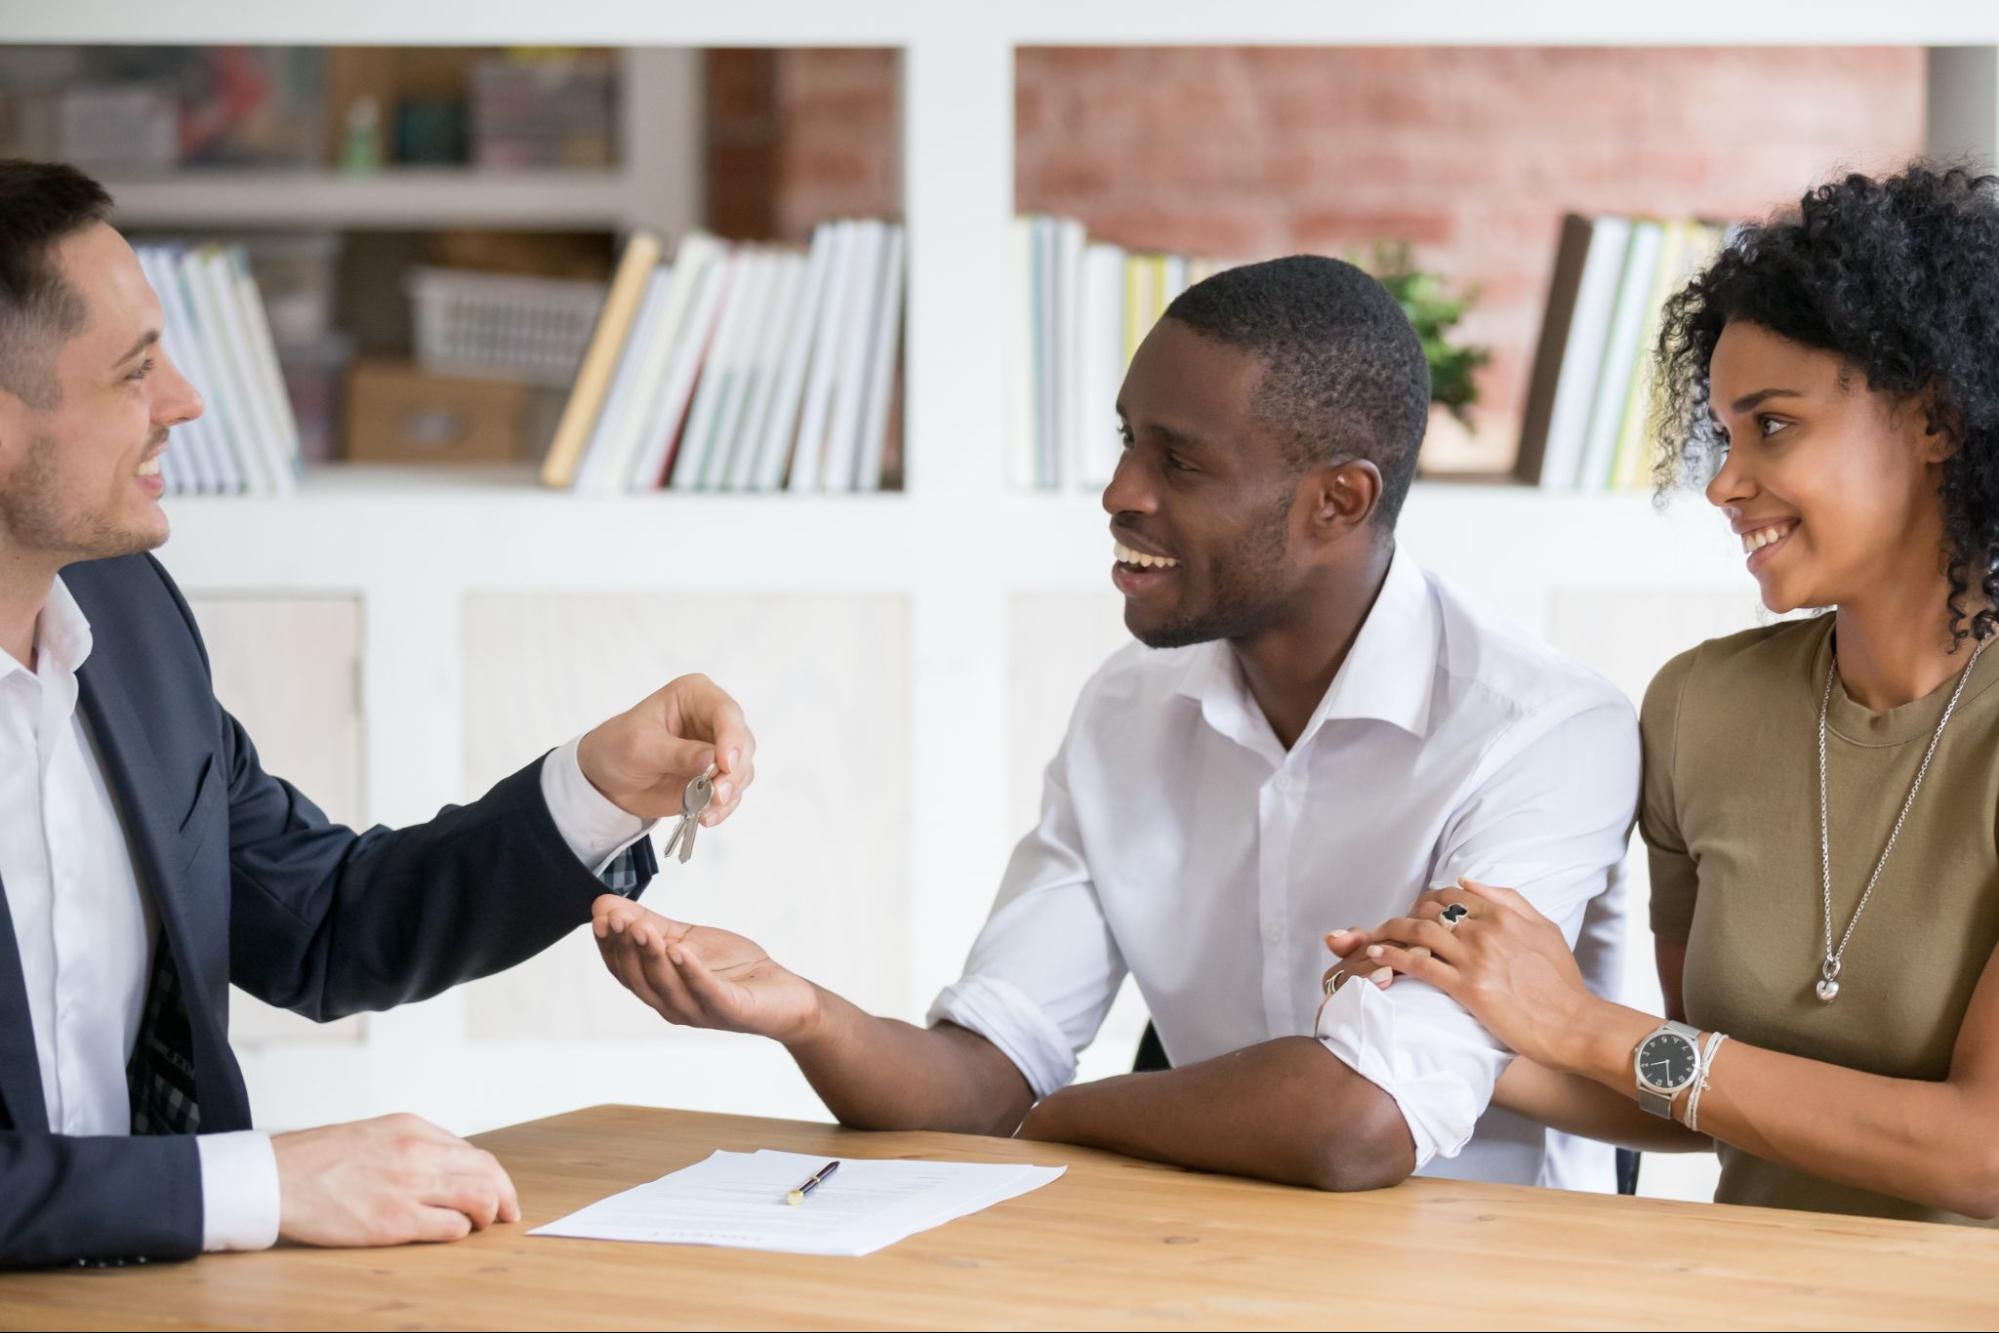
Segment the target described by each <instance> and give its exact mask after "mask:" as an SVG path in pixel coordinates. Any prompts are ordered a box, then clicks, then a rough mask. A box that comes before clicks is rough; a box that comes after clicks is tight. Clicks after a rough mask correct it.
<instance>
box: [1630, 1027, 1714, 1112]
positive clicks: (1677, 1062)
mask: <svg viewBox="0 0 1999 1333" xmlns="http://www.w3.org/2000/svg"><path fill="white" fill-rule="evenodd" d="M1700 1035H1701V1033H1700V1029H1699V1028H1692V1027H1688V1026H1687V1025H1686V1024H1685V1023H1671V1022H1668V1023H1661V1024H1660V1025H1659V1026H1658V1027H1656V1028H1654V1029H1652V1031H1651V1032H1649V1033H1647V1034H1646V1036H1645V1040H1643V1041H1641V1042H1639V1043H1638V1052H1637V1054H1636V1055H1634V1056H1632V1057H1631V1068H1632V1072H1633V1073H1634V1074H1636V1075H1637V1076H1638V1104H1639V1105H1640V1106H1642V1107H1644V1108H1645V1109H1646V1110H1648V1111H1650V1112H1651V1113H1652V1114H1653V1115H1656V1116H1662V1117H1664V1118H1665V1119H1667V1120H1671V1119H1672V1118H1673V1099H1674V1098H1675V1097H1677V1096H1679V1095H1680V1094H1681V1093H1683V1092H1685V1091H1686V1090H1687V1089H1688V1088H1690V1087H1692V1086H1693V1084H1694V1081H1695V1080H1696V1079H1698V1078H1699V1077H1700V1075H1701V1052H1700V1045H1699V1042H1700Z"/></svg>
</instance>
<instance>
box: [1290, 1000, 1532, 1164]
mask: <svg viewBox="0 0 1999 1333" xmlns="http://www.w3.org/2000/svg"><path fill="white" fill-rule="evenodd" d="M1396 984H1397V985H1398V986H1403V987H1409V986H1413V985H1414V984H1415V983H1412V982H1410V981H1408V980H1407V979H1406V978H1405V979H1401V980H1398V982H1397V983H1396ZM1312 1035H1313V1036H1315V1037H1317V1038H1318V1039H1319V1043H1320V1044H1321V1045H1323V1046H1324V1047H1325V1048H1326V1049H1327V1050H1329V1051H1331V1052H1332V1053H1333V1054H1334V1055H1335V1056H1336V1057H1338V1059H1339V1061H1340V1063H1342V1064H1344V1065H1346V1066H1347V1067H1348V1068H1350V1069H1352V1070H1353V1071H1354V1072H1355V1073H1356V1074H1359V1075H1360V1076H1361V1077H1362V1078H1364V1079H1366V1080H1367V1081H1368V1082H1370V1083H1372V1084H1374V1085H1375V1086H1376V1087H1377V1088H1380V1089H1381V1090H1382V1091H1383V1092H1385V1093H1387V1094H1388V1095H1389V1097H1390V1098H1392V1099H1393V1100H1394V1102H1395V1106H1396V1109H1397V1110H1399V1111H1401V1112H1402V1119H1403V1120H1404V1121H1406V1122H1407V1123H1408V1126H1409V1137H1410V1138H1411V1139H1412V1140H1414V1142H1415V1145H1416V1169H1417V1170H1419V1171H1420V1170H1422V1169H1423V1167H1425V1166H1427V1165H1428V1164H1429V1162H1430V1161H1431V1159H1432V1158H1436V1157H1456V1156H1457V1155H1458V1154H1459V1153H1460V1152H1462V1151H1463V1150H1464V1146H1465V1144H1467V1143H1469V1142H1470V1141H1471V1136H1472V1130H1473V1129H1474V1128H1475V1127H1476V1126H1477V1124H1478V1118H1479V1116H1481V1115H1482V1114H1484V1112H1485V1107H1486V1100H1485V1099H1481V1098H1480V1097H1479V1096H1478V1095H1477V1092H1476V1091H1475V1089H1474V1086H1473V1085H1474V1083H1475V1082H1480V1081H1483V1083H1484V1087H1485V1090H1486V1093H1487V1098H1489V1097H1490V1092H1491V1088H1492V1085H1493V1084H1494V1083H1496V1082H1498V1080H1499V1075H1500V1074H1501V1073H1502V1072H1504V1070H1505V1068H1506V1066H1507V1065H1508V1064H1510V1063H1512V1058H1513V1057H1512V1053H1511V1052H1510V1051H1505V1050H1503V1049H1502V1050H1491V1049H1487V1048H1484V1047H1477V1048H1472V1047H1470V1046H1468V1045H1467V1044H1466V1043H1465V1042H1464V1041H1463V1040H1462V1039H1461V1038H1455V1036H1454V1034H1448V1033H1443V1032H1440V1031H1438V1030H1437V1029H1436V1028H1434V1027H1432V1026H1431V1025H1429V1024H1427V1023H1424V1022H1422V1021H1421V1020H1420V1019H1417V1018H1415V1017H1414V1016H1413V1015H1411V1014H1410V1013H1408V1012H1407V1011H1406V1010H1401V1009H1398V1007H1397V1005H1396V1003H1395V1001H1393V1000H1392V999H1390V998H1389V996H1388V995H1386V994H1384V993H1383V992H1382V990H1381V988H1380V987H1378V986H1375V985H1372V984H1370V983H1369V982H1367V981H1366V980H1365V979H1359V980H1355V981H1350V982H1348V983H1347V984H1346V985H1344V986H1341V987H1340V988H1339V989H1338V990H1336V991H1334V992H1333V993H1332V994H1331V995H1329V996H1327V997H1326V1002H1325V1003H1324V1004H1322V1005H1320V1006H1319V1017H1318V1021H1317V1023H1316V1024H1315V1025H1314V1028H1313V1033H1312ZM1445 1052H1450V1055H1449V1056H1446V1055H1445ZM1454 1063H1457V1064H1464V1065H1467V1066H1471V1068H1465V1069H1456V1070H1454V1069H1452V1068H1450V1067H1449V1066H1450V1065H1451V1064H1454Z"/></svg>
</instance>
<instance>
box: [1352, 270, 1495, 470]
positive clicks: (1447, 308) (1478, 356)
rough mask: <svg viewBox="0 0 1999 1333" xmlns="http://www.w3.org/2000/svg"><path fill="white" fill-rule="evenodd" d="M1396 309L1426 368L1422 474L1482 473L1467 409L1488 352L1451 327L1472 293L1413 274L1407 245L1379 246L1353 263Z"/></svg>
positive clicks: (1433, 276)
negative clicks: (1411, 329) (1427, 428)
mask: <svg viewBox="0 0 1999 1333" xmlns="http://www.w3.org/2000/svg"><path fill="white" fill-rule="evenodd" d="M1357 262H1360V263H1361V266H1362V267H1363V268H1365V269H1367V271H1368V272H1370V273H1372V274H1373V275H1374V276H1375V278H1376V279H1378V280H1379V281H1380V283H1381V285H1382V286H1384V287H1386V288H1387V289H1388V291H1389V294H1390V295H1392V296H1393V297H1394V298H1395V299H1396V301H1397V302H1398V303H1399V304H1400V305H1401V307H1402V311H1403V313H1404V314H1406V315H1408V316H1409V322H1410V323H1411V324H1413V325H1415V326H1416V335H1417V337H1419V338H1421V339H1422V342H1423V355H1424V357H1425V358H1426V359H1428V361H1429V363H1430V403H1431V408H1432V411H1431V414H1430V425H1431V439H1430V440H1429V441H1428V442H1426V444H1425V447H1424V458H1423V465H1424V470H1426V471H1449V472H1459V471H1485V470H1497V469H1493V468H1488V467H1486V465H1485V461H1484V460H1483V459H1481V458H1479V457H1478V454H1479V452H1480V450H1479V446H1478V444H1477V443H1476V441H1475V440H1474V438H1473V435H1472V431H1473V425H1472V415H1471V409H1472V407H1473V405H1475V404H1476V403H1477V402H1478V371H1479V370H1480V368H1481V367H1483V366H1484V365H1485V364H1486V363H1487V362H1488V361H1490V360H1491V359H1492V349H1491V348H1489V347H1484V346H1481V345H1478V344H1475V343H1467V342H1463V341H1461V340H1460V337H1459V335H1458V333H1457V326H1458V324H1459V322H1460V321H1462V320H1463V319H1464V317H1465V312H1466V311H1468V310H1470V309H1471V307H1472V305H1473V304H1474V303H1475V302H1476V301H1477V300H1478V289H1477V288H1476V287H1472V286H1455V287H1454V286H1453V285H1452V284H1450V283H1449V282H1447V281H1446V280H1445V279H1444V278H1443V277H1441V276H1439V275H1438V274H1435V273H1431V272H1427V271H1425V270H1423V269H1421V268H1418V267H1417V266H1416V264H1415V261H1414V257H1413V256H1412V254H1411V253H1410V248H1409V243H1408V242H1407V241H1383V242H1381V243H1379V244H1377V245H1376V246H1375V247H1374V251H1373V254H1372V255H1371V256H1369V258H1368V259H1366V260H1364V261H1357Z"/></svg>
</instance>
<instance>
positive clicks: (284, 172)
mask: <svg viewBox="0 0 1999 1333" xmlns="http://www.w3.org/2000/svg"><path fill="white" fill-rule="evenodd" d="M104 183H105V186H106V188H108V189H109V190H110V191H111V194H112V197H113V198H114V199H116V200H117V203H118V219H119V222H120V223H121V225H124V226H129V227H142V228H160V227H210V228H213V227H231V228H238V227H290V226H307V227H333V228H348V227H353V228H376V229H393V230H398V231H407V230H410V229H412V228H431V227H502V228H508V229H523V228H528V229H533V228H547V229H557V230H576V231H591V230H603V231H616V230H619V229H621V228H623V227H625V226H628V225H630V222H631V220H632V219H633V218H635V217H640V216H643V215H644V213H645V199H644V194H643V191H642V190H641V188H640V185H639V182H638V181H637V180H636V179H635V178H633V177H631V176H628V175H626V174H623V173H619V172H610V171H591V170H572V171H564V170H533V171H529V170H524V171H494V170H478V169H474V168H467V167H390V168H387V169H385V170H383V171H381V172H379V173H376V174H373V175H365V176H357V175H351V174H345V173H341V172H337V171H317V170H295V169H284V168H271V169H263V170H259V169H254V168H241V167H206V168H199V169H193V170H188V171H183V172H177V173H175V174H173V175H171V176H156V177H146V176H137V177H129V178H127V177H119V176H111V177H109V178H107V179H106V180H105V182H104Z"/></svg>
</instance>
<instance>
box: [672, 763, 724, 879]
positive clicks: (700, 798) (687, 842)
mask: <svg viewBox="0 0 1999 1333" xmlns="http://www.w3.org/2000/svg"><path fill="white" fill-rule="evenodd" d="M714 799H715V780H714V779H713V778H712V777H710V776H709V775H708V774H706V773H702V774H699V775H697V776H696V777H695V779H694V781H692V782H690V783H688V784H687V790H686V791H685V792H684V793H682V795H681V797H680V822H679V823H678V824H676V825H674V829H673V836H672V837H670V838H668V839H667V840H666V852H665V854H666V855H668V856H672V855H673V849H674V848H675V847H678V848H679V849H680V864H682V865H686V864H687V862H688V861H689V859H690V858H692V857H693V855H694V834H695V832H696V831H697V830H699V829H700V827H701V816H702V815H703V814H704V813H705V812H706V811H707V809H708V803H709V802H710V801H712V800H714Z"/></svg>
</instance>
